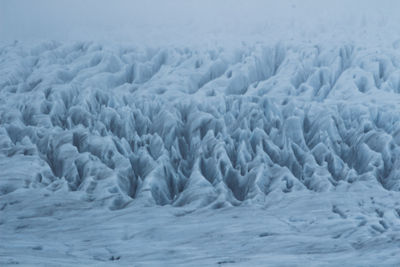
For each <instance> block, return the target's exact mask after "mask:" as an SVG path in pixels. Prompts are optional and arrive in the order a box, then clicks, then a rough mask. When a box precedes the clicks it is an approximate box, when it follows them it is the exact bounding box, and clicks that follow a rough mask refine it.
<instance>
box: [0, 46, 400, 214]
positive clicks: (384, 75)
mask: <svg viewBox="0 0 400 267" xmlns="http://www.w3.org/2000/svg"><path fill="white" fill-rule="evenodd" d="M0 57H1V62H0V81H1V83H0V88H1V90H0V122H1V123H0V140H1V141H0V144H1V157H0V165H1V166H3V167H2V168H1V169H2V170H1V178H2V179H1V180H0V183H1V184H0V192H1V194H3V195H4V194H7V193H9V192H12V191H14V190H16V189H18V188H22V187H24V188H42V187H49V188H53V187H54V188H59V187H58V186H54V185H57V184H59V183H60V182H62V183H65V186H67V188H68V190H70V191H83V192H85V193H86V194H87V198H88V199H90V200H91V201H93V200H101V201H106V202H107V203H108V206H109V207H110V208H111V209H119V208H122V207H124V206H126V205H127V204H128V203H130V202H131V201H134V200H135V199H138V200H139V199H140V200H144V201H145V202H146V203H148V204H149V205H154V204H156V205H166V204H170V205H173V206H185V205H189V204H190V205H194V206H195V207H203V206H207V205H211V206H215V207H221V206H226V205H228V206H229V205H234V206H237V205H240V204H241V203H242V202H249V201H250V202H254V201H256V202H257V201H260V200H261V199H263V198H264V197H265V196H266V195H268V194H271V193H272V192H278V193H280V194H286V193H289V194H290V193H291V192H294V191H296V192H297V191H304V190H311V191H314V192H328V191H335V190H346V189H344V188H348V187H351V186H352V185H353V184H362V185H364V186H367V187H370V186H373V187H380V188H384V189H386V190H393V191H399V190H400V172H399V170H400V147H399V146H400V123H399V121H400V120H399V117H400V115H399V114H400V113H399V110H398V101H397V100H398V99H399V98H398V97H399V95H398V94H399V92H400V89H399V77H400V76H399V72H398V70H397V69H398V68H399V66H400V54H399V51H398V49H397V48H396V47H394V46H393V47H389V48H385V49H383V48H382V49H378V50H377V49H375V48H365V47H362V46H357V44H351V43H349V44H345V45H311V44H305V45H302V46H294V45H291V44H284V43H276V44H271V45H263V44H257V45H246V44H243V45H241V46H238V47H236V48H235V49H224V48H223V47H219V48H218V47H217V48H204V49H201V48H196V49H189V48H181V47H176V46H175V47H174V46H170V47H160V48H155V47H137V46H128V45H125V46H123V45H120V46H110V45H108V46H107V45H103V44H101V43H95V42H77V43H58V42H44V43H40V44H37V45H35V46H26V45H23V44H18V43H14V44H11V45H6V46H3V47H2V48H1V50H0ZM378 97H379V100H378ZM28 166H29V167H28Z"/></svg>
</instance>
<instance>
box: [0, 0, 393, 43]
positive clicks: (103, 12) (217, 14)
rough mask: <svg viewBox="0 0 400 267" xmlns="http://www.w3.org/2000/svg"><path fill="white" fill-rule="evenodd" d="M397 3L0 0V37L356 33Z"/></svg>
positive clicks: (387, 16) (387, 15)
mask: <svg viewBox="0 0 400 267" xmlns="http://www.w3.org/2000/svg"><path fill="white" fill-rule="evenodd" d="M399 7H400V4H399V2H398V1H392V0H384V1H375V0H368V1H343V0H340V1H326V0H324V1H316V0H306V1H299V0H288V1H271V0H267V1H262V0H250V1H244V0H237V1H229V0H217V1H211V0H206V1H194V0H189V1H184V0H171V1H160V0H149V1H137V0H134V1H128V0H116V1H104V0H100V1H96V0H84V1H78V0H70V1H65V0H59V1H51V0H38V1H30V0H1V1H0V38H1V40H2V41H6V42H11V41H14V40H19V41H34V40H60V41H65V40H112V41H128V42H135V43H142V42H143V43H148V42H155V43H160V42H161V43H163V42H179V40H185V42H188V40H192V41H194V42H199V41H202V40H203V41H204V40H205V39H221V40H227V39H229V38H234V39H237V40H241V41H244V40H248V39H249V38H253V39H269V38H280V39H290V38H297V37H302V38H304V36H307V37H308V38H312V36H314V37H315V32H318V33H320V32H334V31H335V30H336V29H337V28H341V27H344V26H345V28H346V29H347V31H348V32H349V33H351V34H353V31H352V29H353V28H354V27H358V26H360V24H363V23H364V24H368V26H369V32H371V30H372V28H373V27H371V25H372V26H379V27H387V25H388V24H390V23H392V24H393V25H396V22H397V18H396V14H395V13H396V10H399ZM352 26H354V27H353V28H352ZM293 29H295V30H293ZM288 32H289V33H288ZM296 33H297V34H298V36H297V37H296V36H295V35H296ZM351 34H350V35H351Z"/></svg>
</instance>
